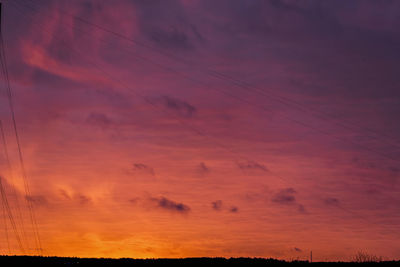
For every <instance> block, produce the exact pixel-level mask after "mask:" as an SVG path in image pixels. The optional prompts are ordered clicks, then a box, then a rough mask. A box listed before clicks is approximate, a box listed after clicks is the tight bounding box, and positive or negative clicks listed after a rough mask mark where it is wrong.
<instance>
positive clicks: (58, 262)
mask: <svg viewBox="0 0 400 267" xmlns="http://www.w3.org/2000/svg"><path fill="white" fill-rule="evenodd" d="M366 264H367V265H376V266H377V265H380V266H389V265H390V266H392V265H396V266H400V261H384V262H379V263H377V262H376V263H353V262H314V263H309V262H308V261H291V262H287V261H283V260H277V259H264V258H229V259H226V258H184V259H129V258H122V259H108V258H62V257H38V256H0V266H2V267H3V266H5V267H6V266H7V267H8V266H27V267H30V266H71V265H74V266H204V267H209V266H283V265H291V266H302V265H304V266H310V265H313V266H317V265H329V266H338V265H340V266H349V265H363V266H365V265H366Z"/></svg>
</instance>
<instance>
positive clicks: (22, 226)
mask: <svg viewBox="0 0 400 267" xmlns="http://www.w3.org/2000/svg"><path fill="white" fill-rule="evenodd" d="M0 132H1V134H0V137H1V138H2V144H3V149H4V155H5V158H6V165H7V167H8V171H9V176H10V177H11V179H12V180H14V174H13V173H14V172H13V169H12V165H11V161H10V155H9V153H8V148H7V142H6V136H5V133H4V127H3V123H2V121H1V120H0ZM10 188H11V193H12V195H13V196H14V198H15V204H16V207H17V216H18V219H19V222H20V227H21V231H22V238H23V239H24V240H25V242H26V247H29V242H28V237H27V234H26V230H25V225H24V219H23V216H22V211H21V208H20V202H19V197H18V194H17V191H16V189H15V186H14V185H11V186H10Z"/></svg>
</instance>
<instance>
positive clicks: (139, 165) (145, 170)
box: [132, 163, 155, 176]
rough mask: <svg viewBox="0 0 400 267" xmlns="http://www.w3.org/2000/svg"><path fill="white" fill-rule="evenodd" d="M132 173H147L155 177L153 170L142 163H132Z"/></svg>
mask: <svg viewBox="0 0 400 267" xmlns="http://www.w3.org/2000/svg"><path fill="white" fill-rule="evenodd" d="M132 166H133V171H135V172H142V173H147V174H150V175H152V176H154V175H155V172H154V169H153V168H152V167H150V166H148V165H146V164H143V163H133V164H132Z"/></svg>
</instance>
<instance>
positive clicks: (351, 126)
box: [25, 0, 400, 147]
mask: <svg viewBox="0 0 400 267" xmlns="http://www.w3.org/2000/svg"><path fill="white" fill-rule="evenodd" d="M29 1H30V2H31V3H32V4H34V5H36V3H34V2H33V1H32V0H29ZM25 5H26V6H28V7H30V8H32V6H29V5H28V4H25ZM58 11H59V12H60V13H61V14H65V15H67V16H70V17H72V18H74V19H76V20H78V21H80V22H81V23H83V24H86V25H89V26H91V27H93V28H96V29H98V30H101V31H103V32H106V33H108V34H110V35H113V36H115V37H117V38H119V39H121V40H124V41H127V42H129V43H132V44H134V45H136V46H141V47H144V48H146V49H149V50H152V51H155V52H157V53H158V54H160V55H163V56H166V57H168V58H171V59H173V60H176V61H179V62H182V63H184V64H186V65H189V66H195V67H197V65H196V63H194V62H192V61H188V60H186V59H183V58H181V57H179V56H176V55H174V54H172V53H170V52H169V51H165V50H163V49H158V48H157V47H154V46H152V45H149V44H146V43H144V42H141V41H138V40H136V39H135V38H132V37H128V36H126V35H124V34H121V33H119V32H116V31H113V30H111V29H109V28H106V27H104V26H101V25H98V24H97V23H94V22H91V21H89V20H87V19H84V18H82V17H79V16H76V15H73V14H71V13H69V12H66V11H64V10H60V9H58ZM200 71H202V72H204V73H206V74H208V75H210V76H213V77H215V78H218V79H221V80H225V81H230V82H233V84H234V85H235V86H237V87H239V88H241V89H244V90H250V91H253V92H255V93H257V94H261V95H263V96H266V97H268V98H271V96H272V98H274V99H275V100H277V101H278V102H280V103H281V104H283V105H285V106H291V107H293V108H295V109H298V110H301V111H303V112H308V113H310V112H311V114H312V115H314V116H315V117H316V118H321V119H324V120H325V119H330V120H332V121H333V123H334V124H336V125H338V126H340V127H342V128H344V129H348V130H363V131H367V132H370V133H372V134H374V136H371V135H366V133H365V132H364V133H363V134H364V135H366V136H368V137H369V138H371V139H375V140H379V139H380V138H379V137H378V135H381V136H385V137H387V138H390V139H393V137H392V136H390V135H386V134H385V133H384V132H379V133H376V132H375V131H374V130H372V129H370V128H367V127H364V126H359V125H357V124H356V123H355V122H353V121H352V122H350V121H347V120H346V119H345V118H344V119H343V121H342V122H339V121H336V120H335V118H332V115H331V114H329V113H327V112H325V111H321V110H317V109H315V108H313V107H309V106H304V104H302V103H300V102H298V101H296V100H293V99H290V98H288V97H285V96H281V95H279V94H277V93H275V92H274V91H273V90H271V89H268V88H267V89H266V90H267V91H268V92H266V91H265V89H261V88H259V87H257V86H254V85H252V84H250V83H248V82H245V81H242V80H239V79H237V78H234V77H231V76H229V75H227V74H225V73H222V72H219V71H214V70H210V69H207V68H206V69H205V70H204V69H200ZM355 126H357V127H358V128H359V129H356V128H355ZM384 141H385V140H384ZM389 144H392V145H393V140H392V141H390V143H389ZM394 145H396V146H397V147H400V143H399V141H396V140H394Z"/></svg>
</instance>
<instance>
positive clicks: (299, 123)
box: [10, 1, 400, 162]
mask: <svg viewBox="0 0 400 267" xmlns="http://www.w3.org/2000/svg"><path fill="white" fill-rule="evenodd" d="M10 3H14V4H17V3H18V4H20V5H24V6H25V7H28V8H29V9H31V10H35V11H37V10H36V8H34V7H32V6H30V5H28V4H25V3H21V2H18V1H17V2H10ZM60 12H61V13H64V11H60ZM50 16H52V15H51V14H50ZM70 16H72V17H74V18H75V17H76V16H73V15H70ZM78 18H79V17H78ZM82 21H86V20H84V19H82ZM88 23H89V22H88ZM92 24H93V23H89V25H92ZM67 27H71V28H73V29H77V30H80V31H81V32H83V33H86V34H92V33H91V32H88V31H83V30H82V29H80V28H79V27H77V26H76V25H75V24H74V25H73V26H70V25H67ZM99 29H103V27H101V26H99ZM104 31H107V30H106V29H104ZM107 32H108V31H107ZM99 40H101V41H103V42H104V40H102V39H101V38H99ZM127 40H130V38H128V37H127ZM132 40H133V39H132ZM138 44H140V45H143V43H141V42H138ZM157 51H159V50H157ZM130 52H131V54H134V55H135V56H136V57H137V58H140V59H142V60H144V61H146V62H149V63H151V64H153V65H155V66H157V67H159V68H162V69H164V70H167V71H169V72H173V73H175V74H177V75H180V76H182V77H184V78H185V79H188V80H190V81H193V82H196V83H199V84H202V85H204V86H205V89H209V90H214V91H219V92H221V93H223V94H224V95H227V96H229V97H231V98H234V99H235V100H237V101H239V102H243V103H246V104H250V105H251V106H253V107H256V108H258V109H261V110H263V111H269V112H271V111H272V109H270V108H267V107H266V106H265V105H260V104H259V103H254V102H252V101H249V100H247V99H244V98H241V97H238V96H236V95H234V94H232V93H231V92H228V91H226V90H223V89H221V88H218V87H217V88H213V87H211V86H210V85H209V84H207V83H206V82H204V81H202V80H198V79H195V78H193V77H190V76H188V75H187V74H185V73H183V72H181V71H178V70H176V69H174V68H171V67H168V66H164V65H163V64H161V63H159V62H156V61H154V60H152V59H149V58H146V57H144V56H143V55H140V54H137V53H134V52H132V51H130ZM213 73H214V74H213V75H214V76H219V77H226V75H225V74H222V73H218V72H215V71H214V72H213ZM225 80H231V81H233V82H234V83H235V84H236V85H238V86H240V87H243V86H244V85H243V84H242V83H243V82H240V81H238V80H237V79H234V78H231V77H229V79H225ZM246 88H251V87H249V86H247V85H246ZM279 102H281V103H283V102H282V100H279ZM302 108H303V109H305V108H304V107H302ZM275 115H276V116H279V117H281V118H283V119H286V120H289V121H291V122H293V123H296V124H298V125H301V126H302V127H305V128H309V129H312V130H313V131H316V132H319V133H322V134H324V135H326V136H330V137H332V138H334V139H336V140H338V141H341V142H343V143H346V144H351V145H353V146H355V147H357V148H359V149H361V150H364V151H368V152H371V153H373V154H376V155H379V156H381V157H384V158H386V159H389V160H391V161H396V162H400V159H399V158H398V157H395V156H392V155H389V154H387V153H383V152H381V151H379V150H376V149H372V148H370V147H368V146H365V145H362V144H359V143H357V142H355V141H353V140H350V139H347V138H343V137H340V136H337V135H335V134H333V133H331V132H330V131H327V130H323V129H321V128H320V127H317V126H314V125H312V124H308V123H305V122H304V121H301V120H298V119H295V118H292V117H290V116H287V115H283V114H280V113H277V114H275Z"/></svg>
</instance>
